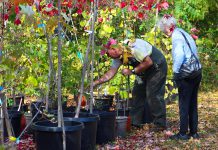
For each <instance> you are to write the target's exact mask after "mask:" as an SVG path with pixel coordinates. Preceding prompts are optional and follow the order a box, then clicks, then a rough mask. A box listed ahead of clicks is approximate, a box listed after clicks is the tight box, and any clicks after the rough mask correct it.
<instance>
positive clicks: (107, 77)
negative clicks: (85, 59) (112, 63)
mask: <svg viewBox="0 0 218 150" xmlns="http://www.w3.org/2000/svg"><path fill="white" fill-rule="evenodd" d="M117 71H118V69H117V68H110V70H108V71H107V72H106V73H105V74H104V75H103V76H102V77H101V78H100V79H98V80H95V81H94V83H93V84H94V85H93V86H96V85H99V84H102V83H105V82H107V81H109V80H111V79H112V78H113V77H114V76H115V74H116V73H117Z"/></svg>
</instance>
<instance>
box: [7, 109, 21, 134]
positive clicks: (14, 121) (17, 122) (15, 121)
mask: <svg viewBox="0 0 218 150" xmlns="http://www.w3.org/2000/svg"><path fill="white" fill-rule="evenodd" d="M22 115H23V113H22V112H20V111H15V110H8V117H9V119H10V121H11V126H12V129H13V131H14V135H15V137H18V136H19V135H20V133H21V118H22ZM4 126H5V125H4ZM4 137H8V132H7V129H6V128H4Z"/></svg>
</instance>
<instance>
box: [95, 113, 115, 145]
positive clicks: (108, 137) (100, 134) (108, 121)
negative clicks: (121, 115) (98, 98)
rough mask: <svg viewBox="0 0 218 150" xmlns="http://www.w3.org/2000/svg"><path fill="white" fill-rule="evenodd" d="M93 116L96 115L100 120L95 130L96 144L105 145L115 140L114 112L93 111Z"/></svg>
mask: <svg viewBox="0 0 218 150" xmlns="http://www.w3.org/2000/svg"><path fill="white" fill-rule="evenodd" d="M94 114H98V115H99V117H100V120H99V121H98V128H97V137H96V143H97V144H105V143H108V142H111V141H114V140H115V136H116V134H115V122H116V113H115V112H114V111H99V110H95V111H94Z"/></svg>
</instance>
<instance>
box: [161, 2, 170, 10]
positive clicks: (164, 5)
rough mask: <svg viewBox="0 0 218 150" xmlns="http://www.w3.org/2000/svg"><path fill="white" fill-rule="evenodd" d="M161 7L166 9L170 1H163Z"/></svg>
mask: <svg viewBox="0 0 218 150" xmlns="http://www.w3.org/2000/svg"><path fill="white" fill-rule="evenodd" d="M161 7H162V8H164V9H168V7H169V3H168V2H163V3H161Z"/></svg>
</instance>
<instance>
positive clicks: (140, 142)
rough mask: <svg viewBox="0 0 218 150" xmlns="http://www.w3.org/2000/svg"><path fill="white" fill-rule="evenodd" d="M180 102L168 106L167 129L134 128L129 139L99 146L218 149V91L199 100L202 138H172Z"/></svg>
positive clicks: (101, 149) (106, 148)
mask: <svg viewBox="0 0 218 150" xmlns="http://www.w3.org/2000/svg"><path fill="white" fill-rule="evenodd" d="M178 111H179V110H178V103H177V101H175V102H173V103H171V104H168V105H167V120H168V129H167V131H164V132H159V133H154V132H149V130H148V126H147V125H145V126H144V127H143V129H136V128H133V129H132V130H131V132H130V133H128V136H127V137H125V138H117V139H116V141H115V142H113V143H108V144H105V145H101V146H99V145H98V146H97V149H98V150H112V149H116V150H181V149H182V150H198V149H199V150H218V91H216V92H209V93H208V92H207V93H204V92H201V93H199V99H198V112H199V126H198V127H199V135H200V139H199V140H195V139H192V138H191V139H190V140H188V141H174V140H169V138H168V137H169V136H170V135H171V134H173V133H177V132H178V127H179V115H178Z"/></svg>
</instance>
